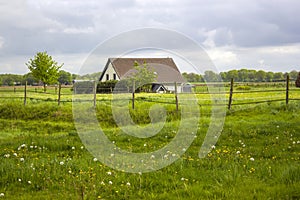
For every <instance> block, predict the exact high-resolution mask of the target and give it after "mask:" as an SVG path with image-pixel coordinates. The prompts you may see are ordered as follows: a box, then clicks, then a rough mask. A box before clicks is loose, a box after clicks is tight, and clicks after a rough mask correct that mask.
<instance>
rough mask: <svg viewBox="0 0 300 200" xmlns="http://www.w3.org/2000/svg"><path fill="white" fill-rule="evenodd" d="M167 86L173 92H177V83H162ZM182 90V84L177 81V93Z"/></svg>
mask: <svg viewBox="0 0 300 200" xmlns="http://www.w3.org/2000/svg"><path fill="white" fill-rule="evenodd" d="M162 84H163V85H164V86H165V88H166V89H167V90H169V91H171V92H175V83H162ZM181 92H182V84H180V83H177V93H181Z"/></svg>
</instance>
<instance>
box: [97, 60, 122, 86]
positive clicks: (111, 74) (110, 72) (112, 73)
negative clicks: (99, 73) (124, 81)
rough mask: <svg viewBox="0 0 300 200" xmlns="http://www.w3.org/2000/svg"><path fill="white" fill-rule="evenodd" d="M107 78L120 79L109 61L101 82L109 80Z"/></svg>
mask: <svg viewBox="0 0 300 200" xmlns="http://www.w3.org/2000/svg"><path fill="white" fill-rule="evenodd" d="M109 80H118V81H119V80H120V78H119V77H118V75H117V73H116V71H115V70H114V68H113V66H112V64H111V63H109V65H108V67H107V69H106V71H105V74H104V76H103V77H102V79H101V82H105V81H109Z"/></svg>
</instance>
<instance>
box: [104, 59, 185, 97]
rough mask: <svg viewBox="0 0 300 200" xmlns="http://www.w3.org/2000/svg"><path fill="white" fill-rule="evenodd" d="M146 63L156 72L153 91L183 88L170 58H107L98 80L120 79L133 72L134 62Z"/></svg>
mask: <svg viewBox="0 0 300 200" xmlns="http://www.w3.org/2000/svg"><path fill="white" fill-rule="evenodd" d="M135 62H137V63H139V65H143V64H144V63H146V64H147V67H148V68H149V69H151V70H152V71H154V73H156V74H157V80H156V81H155V82H154V83H152V91H153V92H167V91H169V92H174V91H175V82H176V84H177V92H182V91H183V90H184V85H185V80H184V78H183V77H182V75H181V73H180V71H179V70H178V68H177V66H176V64H175V62H174V61H173V59H172V58H109V59H108V61H107V63H106V65H105V67H104V70H103V72H102V74H101V76H100V82H105V81H109V80H122V79H125V78H126V77H128V76H130V75H131V74H132V73H134V71H135V70H134V63H135Z"/></svg>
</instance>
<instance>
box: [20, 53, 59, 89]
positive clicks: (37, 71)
mask: <svg viewBox="0 0 300 200" xmlns="http://www.w3.org/2000/svg"><path fill="white" fill-rule="evenodd" d="M26 65H27V67H28V69H29V70H30V71H31V73H32V75H33V76H34V77H35V78H36V79H37V80H40V81H41V82H42V83H43V85H44V92H46V90H47V87H46V86H47V84H53V83H56V82H57V80H58V77H59V69H60V68H61V67H62V66H63V64H61V65H58V64H57V62H55V61H54V60H53V59H52V57H51V56H49V55H48V54H47V52H38V53H37V54H36V55H35V56H34V58H33V59H30V60H29V61H28V63H26Z"/></svg>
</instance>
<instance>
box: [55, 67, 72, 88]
mask: <svg viewBox="0 0 300 200" xmlns="http://www.w3.org/2000/svg"><path fill="white" fill-rule="evenodd" d="M58 82H59V83H61V84H65V85H69V84H71V82H72V74H71V73H70V72H66V71H64V70H60V71H59V77H58Z"/></svg>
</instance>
